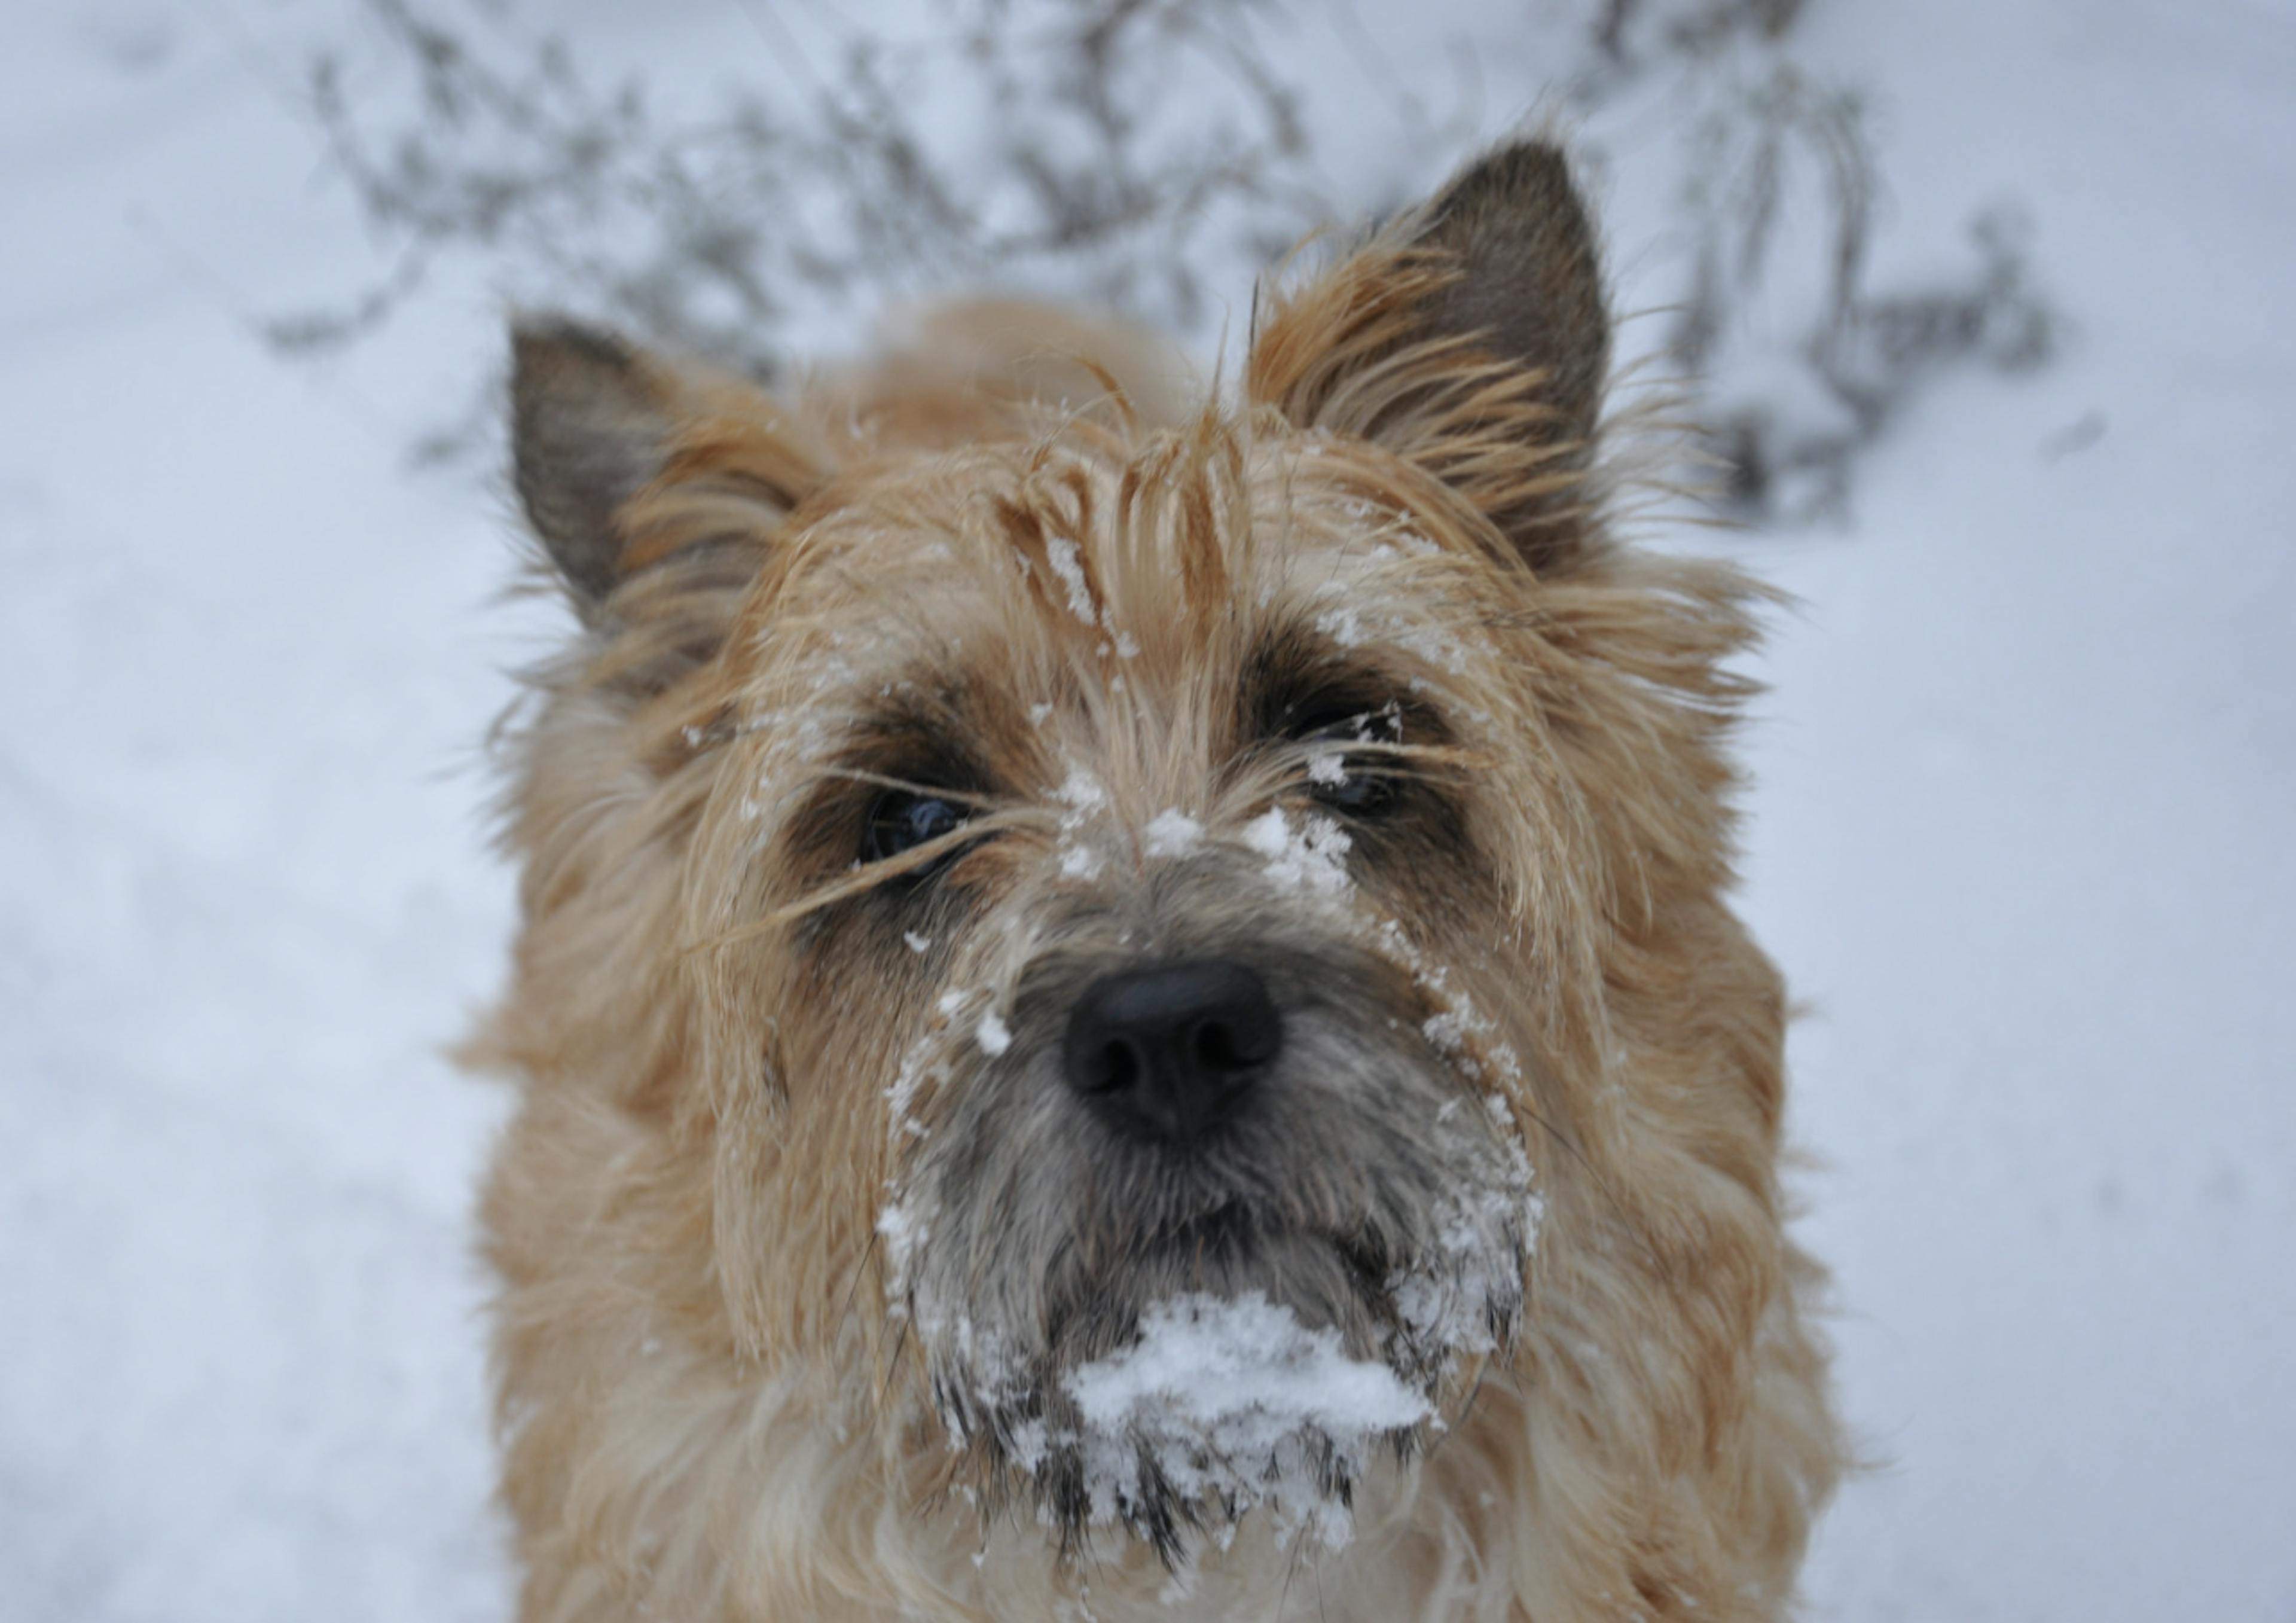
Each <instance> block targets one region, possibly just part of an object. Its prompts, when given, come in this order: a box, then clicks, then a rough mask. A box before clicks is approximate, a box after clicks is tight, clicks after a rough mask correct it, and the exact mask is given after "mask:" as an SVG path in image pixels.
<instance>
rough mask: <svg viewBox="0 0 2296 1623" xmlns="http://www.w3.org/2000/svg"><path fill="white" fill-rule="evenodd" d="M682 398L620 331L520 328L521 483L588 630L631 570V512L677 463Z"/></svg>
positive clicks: (516, 467)
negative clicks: (673, 453)
mask: <svg viewBox="0 0 2296 1623" xmlns="http://www.w3.org/2000/svg"><path fill="white" fill-rule="evenodd" d="M676 393H677V384H676V379H675V377H674V376H673V375H672V374H671V373H669V371H668V368H667V367H665V366H664V365H661V364H660V362H657V361H655V360H653V359H652V358H651V357H647V356H645V355H644V354H642V353H641V352H640V351H638V350H637V349H635V348H633V347H632V346H630V345H628V344H626V343H624V342H623V341H622V340H620V339H619V338H616V337H614V336H613V335H612V334H611V333H608V332H600V331H598V330H597V329H596V328H594V327H586V326H583V325H580V324H578V323H575V322H572V321H568V320H565V319H564V318H562V317H557V316H545V317H526V318H521V319H520V320H519V321H518V322H516V323H515V324H513V325H512V328H511V384H510V401H511V436H510V437H511V471H512V480H513V482H514V483H515V484H516V486H517V488H518V499H519V503H520V504H521V506H523V507H524V508H525V509H526V518H527V522H528V523H529V524H530V525H532V526H533V527H534V533H535V534H536V536H537V537H540V539H541V541H542V544H543V545H544V546H545V548H547V549H548V551H549V553H550V559H551V561H552V562H553V564H555V565H556V566H557V569H558V573H559V577H560V578H562V580H563V581H564V582H565V583H566V588H567V591H568V593H569V594H570V595H571V596H572V598H573V599H574V605H575V607H576V609H577V610H578V611H580V613H581V615H582V617H583V619H586V620H587V619H590V618H591V617H592V616H593V615H594V613H595V611H596V610H597V608H598V606H599V605H600V604H601V603H603V602H604V601H605V600H606V598H607V597H608V596H609V595H610V594H611V593H612V592H613V590H614V588H615V587H616V586H619V585H620V584H621V581H622V578H623V576H624V575H625V574H626V573H627V568H628V557H627V553H628V539H629V536H628V530H627V525H626V521H625V519H624V510H625V509H626V508H627V506H628V505H629V504H630V502H631V500H632V498H634V497H635V496H637V494H638V493H639V492H640V491H642V490H644V488H646V487H647V486H649V485H651V484H652V482H653V481H654V480H655V479H656V478H657V477H658V476H659V475H660V472H661V471H662V467H663V464H664V463H665V462H666V461H667V460H668V455H669V447H670V440H671V435H672V432H673V430H675V428H676V411H677V407H676Z"/></svg>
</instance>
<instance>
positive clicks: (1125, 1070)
mask: <svg viewBox="0 0 2296 1623" xmlns="http://www.w3.org/2000/svg"><path fill="white" fill-rule="evenodd" d="M1139 1079H1140V1056H1139V1055H1137V1054H1136V1053H1133V1052H1132V1045H1131V1044H1129V1043H1111V1044H1109V1045H1107V1046H1106V1047H1105V1048H1103V1049H1102V1050H1101V1051H1100V1063H1099V1064H1098V1065H1096V1066H1095V1067H1093V1077H1092V1089H1091V1091H1093V1092H1094V1093H1100V1094H1117V1093H1122V1092H1123V1091H1125V1090H1126V1089H1127V1088H1128V1087H1130V1086H1132V1085H1133V1084H1134V1083H1135V1082H1137V1081H1138V1080H1139Z"/></svg>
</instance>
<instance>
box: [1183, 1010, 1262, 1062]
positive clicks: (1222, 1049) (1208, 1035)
mask: <svg viewBox="0 0 2296 1623" xmlns="http://www.w3.org/2000/svg"><path fill="white" fill-rule="evenodd" d="M1196 1058H1197V1059H1198V1060H1199V1061H1201V1062H1202V1063H1203V1065H1204V1066H1205V1068H1206V1069H1207V1070H1248V1069H1249V1068H1250V1067H1251V1065H1252V1064H1253V1063H1254V1062H1253V1061H1251V1060H1249V1059H1247V1058H1245V1057H1244V1053H1243V1051H1242V1048H1241V1047H1240V1046H1239V1045H1237V1043H1236V1040H1235V1033H1234V1032H1233V1031H1231V1030H1229V1029H1228V1028H1227V1027H1226V1026H1225V1025H1222V1024H1221V1023H1219V1022H1218V1021H1205V1022H1204V1023H1203V1024H1202V1025H1201V1026H1199V1027H1197V1028H1196Z"/></svg>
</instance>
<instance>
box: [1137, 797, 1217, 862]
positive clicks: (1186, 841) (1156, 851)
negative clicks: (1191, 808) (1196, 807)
mask: <svg viewBox="0 0 2296 1623" xmlns="http://www.w3.org/2000/svg"><path fill="white" fill-rule="evenodd" d="M1141 832H1142V833H1143V834H1144V836H1145V848H1146V850H1147V853H1148V855H1149V856H1151V857H1185V856H1186V855H1187V854H1188V853H1189V852H1191V851H1193V850H1194V849H1195V848H1196V847H1198V846H1199V845H1201V844H1202V843H1203V838H1204V825H1203V824H1201V823H1199V822H1197V821H1196V820H1195V819H1194V818H1193V817H1191V816H1188V814H1187V813H1185V812H1184V811H1181V810H1178V809H1177V808H1173V809H1170V810H1166V811H1160V812H1158V813H1157V814H1156V815H1155V816H1153V817H1151V818H1150V819H1149V820H1148V826H1147V827H1146V828H1145V829H1144V830H1142V831H1141Z"/></svg>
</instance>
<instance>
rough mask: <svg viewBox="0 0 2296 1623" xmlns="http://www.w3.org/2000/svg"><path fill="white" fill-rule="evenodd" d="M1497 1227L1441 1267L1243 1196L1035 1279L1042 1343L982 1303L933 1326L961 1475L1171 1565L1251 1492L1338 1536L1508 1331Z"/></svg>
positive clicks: (1054, 1529) (1505, 1274)
mask: <svg viewBox="0 0 2296 1623" xmlns="http://www.w3.org/2000/svg"><path fill="white" fill-rule="evenodd" d="M1500 1243H1501V1244H1502V1246H1503V1248H1504V1249H1505V1250H1506V1251H1507V1253H1508V1254H1507V1255H1506V1256H1505V1257H1504V1258H1496V1259H1493V1260H1494V1262H1495V1264H1496V1266H1491V1267H1489V1268H1488V1269H1487V1270H1482V1271H1480V1272H1479V1271H1477V1270H1476V1269H1475V1268H1473V1267H1472V1266H1464V1265H1463V1264H1462V1263H1461V1261H1460V1259H1459V1258H1456V1257H1453V1258H1446V1259H1445V1262H1444V1265H1443V1266H1442V1268H1441V1269H1440V1270H1436V1269H1431V1268H1429V1267H1428V1266H1424V1265H1421V1266H1407V1265H1404V1266H1399V1265H1398V1261H1397V1259H1395V1258H1391V1257H1390V1256H1389V1255H1387V1254H1386V1252H1385V1251H1384V1250H1383V1248H1382V1247H1381V1246H1380V1245H1379V1244H1377V1243H1376V1242H1373V1241H1371V1240H1368V1239H1366V1238H1364V1237H1361V1236H1332V1235H1324V1234H1312V1233H1308V1232H1303V1231H1300V1230H1296V1229H1287V1228H1283V1227H1281V1226H1275V1225H1268V1224H1267V1223H1265V1222H1262V1221H1259V1220H1256V1219H1255V1218H1254V1217H1252V1215H1251V1213H1250V1212H1248V1211H1247V1210H1245V1209H1242V1207H1240V1206H1223V1207H1218V1208H1214V1209H1210V1210H1208V1211H1206V1212H1204V1213H1202V1214H1201V1215H1200V1216H1198V1217H1192V1218H1190V1219H1188V1220H1186V1221H1185V1222H1182V1223H1178V1224H1176V1225H1172V1226H1171V1227H1169V1229H1167V1230H1166V1231H1165V1232H1164V1233H1162V1234H1160V1235H1158V1236H1157V1237H1156V1239H1155V1241H1154V1242H1152V1243H1150V1244H1144V1245H1141V1246H1139V1247H1137V1248H1136V1249H1135V1250H1131V1251H1130V1252H1128V1254H1127V1255H1126V1256H1125V1258H1123V1259H1122V1261H1121V1262H1120V1264H1119V1266H1114V1267H1111V1268H1108V1269H1106V1270H1104V1271H1102V1272H1099V1273H1096V1274H1094V1275H1084V1274H1083V1273H1081V1272H1080V1271H1078V1272H1073V1273H1071V1274H1070V1275H1068V1276H1066V1277H1056V1278H1054V1279H1051V1280H1048V1281H1046V1285H1047V1291H1046V1304H1047V1308H1048V1312H1047V1316H1046V1324H1045V1325H1044V1326H1043V1329H1042V1330H1041V1332H1038V1334H1037V1336H1036V1337H1035V1338H1032V1339H1033V1340H1034V1346H1033V1348H1028V1349H1026V1350H1024V1348H1023V1346H1022V1344H1021V1338H1015V1337H999V1336H998V1335H997V1334H996V1332H994V1331H993V1330H991V1329H989V1328H988V1326H987V1325H986V1324H984V1323H983V1321H981V1320H980V1319H977V1318H972V1317H965V1318H964V1319H962V1320H961V1321H960V1322H959V1323H960V1331H959V1333H958V1334H957V1335H955V1337H953V1338H950V1337H946V1336H945V1337H944V1338H943V1339H944V1340H945V1342H950V1343H961V1344H962V1345H954V1344H953V1345H952V1346H951V1350H952V1351H955V1352H956V1353H957V1355H958V1356H956V1357H947V1358H936V1359H935V1360H934V1362H935V1365H936V1369H935V1377H934V1387H935V1397H936V1402H937V1406H938V1407H939V1410H940V1414H941V1417H942V1419H943V1422H944V1423H945V1425H946V1426H947V1430H948V1431H949V1433H950V1436H951V1437H952V1439H955V1440H956V1441H957V1443H958V1445H959V1447H960V1451H961V1453H962V1454H963V1455H964V1471H963V1480H965V1481H966V1485H967V1487H968V1488H970V1489H971V1490H972V1496H974V1497H976V1498H978V1499H979V1500H980V1503H981V1504H982V1506H983V1508H984V1510H986V1511H988V1512H992V1513H993V1512H996V1511H997V1510H999V1509H1001V1508H1005V1507H1008V1506H1014V1505H1024V1506H1028V1507H1029V1508H1032V1509H1033V1511H1034V1512H1035V1514H1036V1518H1037V1521H1040V1522H1041V1523H1043V1524H1044V1525H1045V1526H1046V1528H1047V1529H1049V1530H1050V1531H1051V1533H1052V1534H1053V1536H1054V1539H1055V1541H1056V1542H1057V1544H1058V1545H1059V1547H1060V1549H1061V1550H1062V1552H1063V1553H1070V1554H1073V1553H1078V1552H1080V1551H1083V1550H1085V1549H1087V1548H1090V1547H1093V1546H1094V1545H1095V1540H1096V1539H1097V1538H1100V1537H1107V1536H1111V1535H1122V1536H1128V1537H1135V1538H1138V1539H1141V1540H1143V1541H1144V1542H1146V1543H1147V1544H1149V1545H1152V1546H1153V1548H1154V1549H1155V1551H1156V1553H1158V1555H1159V1556H1160V1557H1161V1558H1162V1559H1163V1560H1164V1562H1166V1563H1167V1564H1169V1565H1176V1566H1177V1565H1178V1564H1181V1563H1183V1562H1185V1561H1186V1560H1187V1559H1189V1557H1190V1554H1191V1552H1192V1551H1193V1549H1194V1548H1196V1547H1198V1546H1199V1545H1200V1544H1201V1542H1202V1541H1203V1540H1206V1539H1210V1541H1212V1542H1214V1543H1216V1544H1222V1545H1224V1544H1225V1543H1226V1541H1227V1539H1228V1537H1229V1536H1230V1535H1231V1533H1232V1531H1233V1529H1234V1527H1235V1525H1236V1524H1237V1523H1238V1522H1239V1521H1241V1520H1242V1518H1243V1517H1244V1516H1245V1515H1246V1514H1247V1513H1248V1512H1252V1511H1253V1510H1254V1509H1255V1508H1264V1509H1265V1511H1266V1512H1267V1513H1268V1514H1269V1515H1270V1516H1272V1517H1273V1518H1274V1521H1275V1529H1276V1531H1277V1533H1278V1536H1279V1537H1284V1538H1286V1539H1288V1538H1289V1537H1292V1536H1293V1535H1296V1534H1299V1533H1301V1532H1307V1533H1310V1534H1312V1535H1313V1536H1314V1537H1316V1538H1317V1539H1318V1540H1320V1541H1321V1542H1323V1543H1325V1544H1329V1545H1338V1544H1341V1543H1343V1542H1345V1540H1346V1539H1347V1537H1349V1530H1350V1527H1351V1517H1352V1512H1353V1507H1354V1503H1355V1498H1356V1493H1357V1488H1358V1486H1359V1485H1360V1483H1361V1481H1362V1480H1363V1477H1364V1475H1365V1471H1367V1470H1369V1469H1371V1468H1372V1467H1373V1466H1374V1464H1376V1463H1378V1462H1380V1461H1381V1460H1382V1459H1386V1460H1391V1461H1393V1462H1394V1463H1397V1464H1398V1465H1405V1464H1407V1463H1409V1462H1410V1461H1411V1459H1412V1458H1413V1457H1414V1456H1415V1455H1416V1453H1417V1451H1418V1449H1419V1447H1420V1446H1421V1444H1422V1442H1423V1439H1425V1437H1426V1436H1427V1434H1428V1433H1429V1431H1430V1430H1431V1428H1433V1427H1436V1426H1439V1425H1440V1424H1442V1423H1444V1422H1446V1421H1447V1419H1448V1418H1449V1416H1448V1415H1447V1414H1446V1411H1447V1409H1449V1408H1451V1407H1453V1406H1455V1405H1456V1403H1457V1402H1458V1401H1460V1400H1461V1398H1463V1395H1464V1389H1465V1387H1466V1385H1467V1384H1468V1378H1469V1377H1470V1376H1471V1374H1472V1369H1473V1368H1475V1367H1480V1362H1481V1359H1482V1358H1483V1357H1486V1356H1488V1354H1490V1353H1491V1352H1492V1351H1494V1350H1496V1349H1497V1348H1501V1347H1503V1346H1504V1345H1505V1343H1506V1341H1507V1340H1509V1339H1510V1338H1511V1336H1512V1334H1513V1327H1514V1322H1515V1316H1516V1315H1517V1313H1518V1311H1519V1309H1520V1307H1521V1295H1520V1289H1519V1286H1520V1281H1521V1265H1522V1259H1523V1258H1522V1251H1521V1249H1520V1244H1519V1241H1518V1240H1517V1237H1516V1236H1513V1235H1512V1234H1510V1235H1507V1236H1505V1237H1504V1239H1503V1240H1502V1241H1501V1242H1500ZM1495 1281H1497V1282H1505V1283H1493V1282H1495ZM1438 1297H1440V1299H1441V1301H1442V1303H1443V1310H1444V1314H1445V1317H1444V1318H1443V1319H1442V1322H1440V1323H1437V1322H1435V1321H1433V1320H1431V1319H1429V1318H1428V1317H1426V1316H1425V1312H1424V1309H1425V1307H1426V1304H1427V1303H1428V1302H1429V1301H1431V1300H1434V1299H1437V1298H1438ZM1415 1312H1418V1313H1420V1314H1421V1318H1420V1319H1419V1320H1418V1321H1417V1322H1415V1318H1414V1314H1415Z"/></svg>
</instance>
